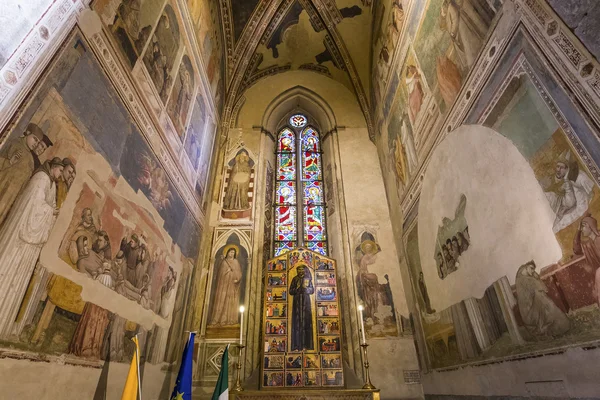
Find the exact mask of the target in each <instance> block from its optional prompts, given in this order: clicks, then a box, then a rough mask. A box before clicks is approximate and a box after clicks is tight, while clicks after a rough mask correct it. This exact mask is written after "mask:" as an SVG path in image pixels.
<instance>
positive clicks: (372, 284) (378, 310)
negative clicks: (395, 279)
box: [317, 231, 398, 337]
mask: <svg viewBox="0 0 600 400" xmlns="http://www.w3.org/2000/svg"><path fill="white" fill-rule="evenodd" d="M380 252H381V246H380V245H379V244H378V243H377V241H376V240H375V236H374V235H373V234H372V233H371V232H367V231H364V232H362V233H361V234H360V235H359V239H358V240H357V243H356V248H355V249H354V262H355V263H356V266H357V267H358V272H357V274H356V290H357V293H358V297H359V298H360V300H361V303H362V305H363V307H364V312H363V320H364V326H365V331H366V332H365V334H366V335H367V336H368V337H389V336H398V324H397V322H396V310H395V308H394V300H393V298H392V289H391V287H390V279H389V276H388V274H384V275H383V279H381V280H380V278H379V276H378V275H377V274H375V273H373V272H370V271H369V267H370V266H371V268H372V266H374V265H375V266H376V264H377V262H378V261H377V254H378V253H380ZM317 279H319V275H318V273H317ZM380 281H382V282H385V283H380Z"/></svg>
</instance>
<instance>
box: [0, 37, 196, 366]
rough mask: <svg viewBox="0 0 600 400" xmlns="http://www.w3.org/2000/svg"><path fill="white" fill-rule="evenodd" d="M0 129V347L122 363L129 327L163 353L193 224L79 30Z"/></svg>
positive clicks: (153, 357)
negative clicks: (1, 138)
mask: <svg viewBox="0 0 600 400" xmlns="http://www.w3.org/2000/svg"><path fill="white" fill-rule="evenodd" d="M90 93H93V94H94V95H93V96H89V94H90ZM10 126H11V130H10V131H7V132H4V133H3V135H4V136H5V139H6V140H5V144H4V145H3V146H2V148H0V158H1V159H0V162H2V163H3V168H2V172H1V173H0V185H2V187H3V188H4V190H3V193H4V194H3V196H2V197H1V198H0V204H1V207H0V209H1V215H2V222H1V223H0V242H2V243H4V244H3V245H2V246H1V247H2V251H1V252H0V258H1V259H4V260H5V261H4V262H3V263H2V265H4V268H5V271H3V272H2V271H0V273H1V274H2V275H3V276H5V279H3V280H2V282H3V283H2V285H4V286H5V290H3V294H2V296H0V340H1V343H2V345H9V346H11V347H12V346H18V347H19V348H24V349H28V350H32V351H36V352H44V353H51V354H57V355H60V354H70V355H72V356H75V357H83V358H88V359H92V360H99V359H106V358H107V357H109V356H110V359H111V360H112V361H124V362H128V360H130V359H131V355H132V352H133V346H132V342H131V341H130V340H129V339H130V338H131V337H133V336H134V335H136V334H138V335H139V336H138V338H139V340H140V345H141V349H142V360H143V361H144V360H148V361H151V362H153V363H160V362H163V361H164V360H165V352H166V347H167V337H168V335H169V331H170V327H171V321H172V320H173V319H174V318H175V317H177V318H178V320H180V319H181V317H180V315H181V313H182V310H181V304H179V309H176V310H175V313H176V315H175V316H174V307H175V304H174V303H175V300H176V297H177V296H181V294H180V293H178V290H184V291H185V290H187V289H186V288H185V285H183V284H182V283H181V279H182V276H184V277H185V276H189V270H191V266H192V265H195V260H196V258H197V255H198V246H199V238H200V227H199V226H198V224H197V222H196V221H195V220H194V219H193V218H192V215H191V214H190V213H189V211H188V210H187V208H186V206H185V205H184V203H183V200H182V199H181V198H180V196H179V195H178V193H177V191H176V190H175V188H174V187H173V185H172V182H171V180H170V178H169V177H168V176H167V175H166V173H165V171H164V169H162V167H161V165H160V163H159V162H158V159H157V158H156V156H155V155H154V153H153V152H152V150H151V149H150V147H149V146H148V144H147V143H146V141H145V139H144V138H143V137H142V134H141V132H140V131H139V129H138V127H137V126H136V124H135V122H134V121H133V119H132V118H131V116H130V114H129V113H128V112H127V110H126V108H125V106H124V105H123V104H122V102H121V100H120V98H119V97H118V95H117V93H116V91H115V90H114V89H113V88H112V85H111V83H110V81H109V80H108V79H107V77H106V76H105V75H104V74H103V72H102V70H101V68H100V66H99V64H98V63H97V61H96V59H95V58H94V56H93V54H92V52H91V51H90V48H89V47H88V45H87V43H86V42H85V41H84V40H83V39H82V38H81V36H80V34H79V33H77V32H76V33H74V34H73V35H72V36H71V37H70V38H69V39H68V40H67V41H66V43H65V46H64V49H63V50H62V51H61V53H60V54H59V55H57V58H56V60H55V61H54V62H53V64H52V65H51V66H50V67H49V69H48V71H47V73H46V75H45V76H44V77H43V78H42V80H41V83H40V84H39V86H38V89H37V90H36V92H35V94H34V95H33V96H32V97H31V98H30V99H28V100H27V103H26V104H25V105H24V108H23V111H22V113H21V114H19V116H18V117H17V118H16V119H15V120H14V121H13V123H12V124H11V125H10ZM15 232H20V233H19V234H18V235H16V234H15ZM8 266H10V270H9V269H7V268H8ZM0 269H1V268H0ZM185 271H187V272H185ZM182 285H183V286H182ZM180 303H181V302H180ZM177 329H181V328H180V323H178V328H177ZM171 333H172V336H173V335H181V332H180V330H179V331H172V332H171ZM173 340H174V341H178V340H179V338H175V337H173Z"/></svg>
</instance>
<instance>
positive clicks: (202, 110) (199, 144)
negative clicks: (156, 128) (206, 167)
mask: <svg viewBox="0 0 600 400" xmlns="http://www.w3.org/2000/svg"><path fill="white" fill-rule="evenodd" d="M206 129H207V126H206V106H205V104H204V99H203V98H202V96H200V95H198V97H196V101H195V103H194V108H193V109H192V118H191V120H190V126H189V127H188V131H187V134H186V137H185V144H184V148H185V153H186V154H187V156H188V159H189V160H190V162H191V163H192V167H193V168H194V171H197V170H198V167H199V166H200V161H201V155H202V152H203V147H204V139H205V135H206V134H207V132H206ZM209 134H210V133H209ZM211 147H212V146H211Z"/></svg>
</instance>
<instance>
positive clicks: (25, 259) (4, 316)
mask: <svg viewBox="0 0 600 400" xmlns="http://www.w3.org/2000/svg"><path fill="white" fill-rule="evenodd" d="M63 168H64V165H63V163H62V159H60V158H58V157H56V158H54V159H53V160H51V161H46V163H44V165H43V166H42V167H41V168H40V169H39V170H38V171H37V172H36V173H35V174H34V175H33V177H32V178H31V179H30V180H29V183H28V184H27V185H26V186H25V188H24V189H23V191H22V192H21V193H20V195H19V196H18V197H17V199H16V201H15V203H14V205H13V207H12V208H11V210H10V212H9V213H8V216H7V218H6V221H5V224H4V225H3V226H2V229H0V337H6V336H7V335H8V334H10V330H11V328H12V324H13V322H14V321H15V317H16V316H17V313H18V311H19V307H20V304H21V300H22V299H23V296H24V295H25V292H26V290H27V285H28V284H29V279H30V278H31V274H32V273H33V269H34V268H35V265H36V262H37V259H38V257H39V255H40V252H41V251H42V247H43V246H44V244H45V243H46V241H47V240H48V237H49V236H50V231H52V227H53V226H54V222H55V221H56V216H57V215H58V209H57V208H56V182H57V181H58V179H59V178H60V177H61V175H62V171H63Z"/></svg>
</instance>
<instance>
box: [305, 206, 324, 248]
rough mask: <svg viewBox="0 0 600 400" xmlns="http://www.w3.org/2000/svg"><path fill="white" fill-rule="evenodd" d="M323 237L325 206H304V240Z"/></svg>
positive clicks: (321, 238)
mask: <svg viewBox="0 0 600 400" xmlns="http://www.w3.org/2000/svg"><path fill="white" fill-rule="evenodd" d="M325 239H326V236H325V207H323V206H304V240H307V241H314V240H325Z"/></svg>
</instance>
